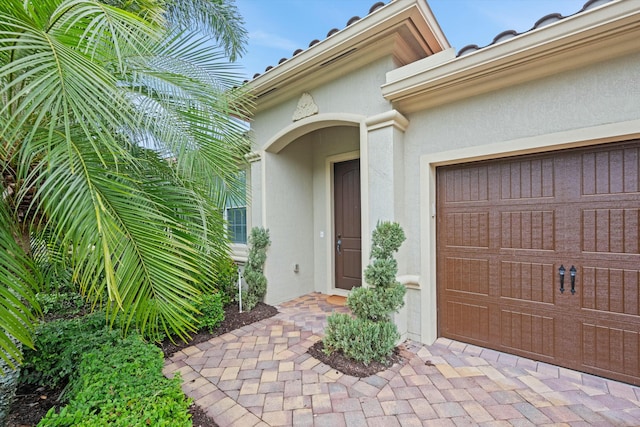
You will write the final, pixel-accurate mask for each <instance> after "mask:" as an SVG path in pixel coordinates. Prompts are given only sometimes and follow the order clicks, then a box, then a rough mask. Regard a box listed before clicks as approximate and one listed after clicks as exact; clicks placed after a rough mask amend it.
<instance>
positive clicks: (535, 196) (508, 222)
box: [437, 141, 640, 385]
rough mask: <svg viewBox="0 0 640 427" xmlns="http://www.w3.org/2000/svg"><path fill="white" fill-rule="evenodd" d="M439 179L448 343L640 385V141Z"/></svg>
mask: <svg viewBox="0 0 640 427" xmlns="http://www.w3.org/2000/svg"><path fill="white" fill-rule="evenodd" d="M437 183H438V198H437V200H438V216H437V218H438V276H437V277H438V319H439V320H438V321H439V325H438V327H439V333H440V335H441V336H445V337H448V338H452V339H457V340H461V341H465V342H469V343H473V344H477V345H481V346H485V347H489V348H493V349H496V350H501V351H505V352H509V353H513V354H518V355H522V356H526V357H530V358H533V359H536V360H542V361H546V362H549V363H553V364H557V365H561V366H566V367H568V368H573V369H578V370H581V371H585V372H590V373H594V374H597V375H602V376H605V377H609V378H615V379H619V380H622V381H627V382H630V383H633V384H636V385H640V309H639V307H640V292H639V290H638V287H639V284H640V271H639V269H640V248H639V246H640V234H639V233H638V227H639V223H640V142H639V141H631V142H625V143H616V144H607V145H606V146H598V147H595V148H594V147H590V148H588V149H573V150H566V151H559V152H554V153H549V154H544V155H535V156H523V157H517V158H509V159H502V160H496V161H487V162H479V163H472V164H464V165H455V166H447V167H442V168H438V170H437ZM572 267H573V268H572ZM561 268H563V269H564V286H563V288H564V289H561V280H560V269H561ZM574 269H575V270H574ZM573 271H575V277H574V278H573V279H572V278H571V274H572V272H573Z"/></svg>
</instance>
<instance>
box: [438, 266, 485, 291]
mask: <svg viewBox="0 0 640 427" xmlns="http://www.w3.org/2000/svg"><path fill="white" fill-rule="evenodd" d="M445 265H446V275H447V280H446V283H447V291H454V292H464V293H472V294H476V295H485V296H488V295H489V261H488V260H486V259H477V258H463V257H448V258H447V259H446V262H445Z"/></svg>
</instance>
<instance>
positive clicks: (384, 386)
mask: <svg viewBox="0 0 640 427" xmlns="http://www.w3.org/2000/svg"><path fill="white" fill-rule="evenodd" d="M278 309H279V311H280V313H279V314H278V315H276V316H274V317H272V318H270V319H266V320H263V321H261V322H257V323H254V324H252V325H249V326H245V327H244V328H241V329H238V330H236V331H233V332H231V333H228V334H225V335H222V336H219V337H216V338H214V339H212V340H210V341H208V342H206V343H202V344H198V345H196V346H193V347H189V348H186V349H184V350H183V351H180V352H178V353H176V354H175V355H174V356H173V357H171V358H170V359H169V360H167V361H166V364H165V370H164V372H165V375H167V376H169V377H171V376H173V375H174V374H175V372H180V374H181V375H182V380H183V390H184V391H185V393H186V394H187V395H188V396H190V397H191V398H193V399H194V401H195V402H196V403H197V404H198V405H200V406H201V407H202V408H203V409H204V410H205V411H206V412H207V413H208V414H209V415H211V416H212V417H213V419H214V420H215V421H216V422H217V423H218V424H219V425H221V426H242V427H245V426H282V425H295V426H330V427H340V426H422V425H425V426H474V425H480V426H639V425H640V388H638V387H633V386H630V385H628V384H624V383H619V382H615V381H609V380H604V379H602V378H599V377H595V376H592V375H587V374H581V373H579V372H575V371H571V370H568V369H564V368H559V367H556V366H552V365H548V364H545V363H539V362H535V361H532V360H529V359H524V358H520V357H516V356H512V355H509V354H505V353H499V352H496V351H493V350H487V349H483V348H480V347H476V346H472V345H467V344H463V343H460V342H456V341H451V340H447V339H442V338H441V339H438V341H436V343H435V344H433V345H430V346H424V345H422V344H419V343H416V342H413V341H407V342H405V343H404V344H403V354H404V355H405V356H406V357H407V358H408V360H407V362H406V363H404V364H403V365H399V364H396V365H394V366H393V367H391V368H390V369H387V370H386V371H383V372H380V373H378V374H377V375H373V376H370V377H368V378H362V379H360V378H355V377H351V376H348V375H343V374H341V373H339V372H337V371H335V370H333V369H331V368H330V367H329V366H327V365H325V364H323V363H320V362H319V361H318V360H317V359H315V358H313V357H311V356H310V355H308V354H307V353H306V351H307V349H308V348H309V347H310V346H311V345H313V344H314V343H315V342H316V341H318V340H319V339H320V338H321V335H322V331H323V328H324V325H325V318H326V316H327V314H329V313H331V312H336V311H340V312H346V311H348V309H346V308H345V307H339V306H334V305H331V304H329V303H327V296H326V295H322V294H318V293H313V294H309V295H305V296H303V297H300V298H297V299H295V300H292V301H289V302H287V303H284V304H282V305H281V306H279V307H278Z"/></svg>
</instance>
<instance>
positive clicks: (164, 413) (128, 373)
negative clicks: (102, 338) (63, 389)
mask: <svg viewBox="0 0 640 427" xmlns="http://www.w3.org/2000/svg"><path fill="white" fill-rule="evenodd" d="M162 366H163V355H162V351H161V350H160V349H159V348H157V347H155V346H153V345H150V344H146V343H145V342H143V341H142V339H141V338H140V337H139V336H137V335H130V336H129V337H127V338H125V339H122V340H121V341H120V342H119V343H118V344H116V345H104V346H101V347H100V348H96V349H93V350H91V351H89V352H88V353H86V354H84V355H83V356H82V359H81V362H80V365H79V368H78V370H77V372H75V373H74V374H73V375H72V376H71V380H70V383H69V392H68V393H69V394H68V398H69V401H68V404H67V406H65V407H63V408H62V409H61V410H60V412H59V413H56V412H55V410H53V409H52V410H50V411H49V412H48V413H47V415H46V416H45V417H44V418H43V419H42V420H41V421H40V423H39V424H38V426H82V427H89V426H106V425H109V426H123V427H124V426H178V427H180V426H191V424H192V423H191V419H190V418H191V415H190V414H189V411H188V409H189V404H190V402H189V400H188V399H187V398H186V397H185V395H184V393H183V392H182V390H181V388H180V377H179V376H176V377H174V378H173V379H167V378H165V377H164V376H163V375H162Z"/></svg>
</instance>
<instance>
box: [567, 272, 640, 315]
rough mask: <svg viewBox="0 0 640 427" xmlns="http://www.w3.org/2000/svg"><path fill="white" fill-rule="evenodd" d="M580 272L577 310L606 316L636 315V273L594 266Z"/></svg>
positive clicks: (639, 274) (638, 301)
mask: <svg viewBox="0 0 640 427" xmlns="http://www.w3.org/2000/svg"><path fill="white" fill-rule="evenodd" d="M581 271H582V275H583V277H582V281H581V283H582V290H581V291H582V292H581V295H582V299H581V308H583V309H587V310H597V311H603V312H606V313H607V314H612V313H619V314H628V315H631V316H637V315H638V314H640V313H638V311H639V306H640V293H639V292H638V289H639V285H640V271H638V270H633V269H621V268H608V267H594V266H586V267H584V268H582V269H581ZM578 291H580V289H578Z"/></svg>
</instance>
